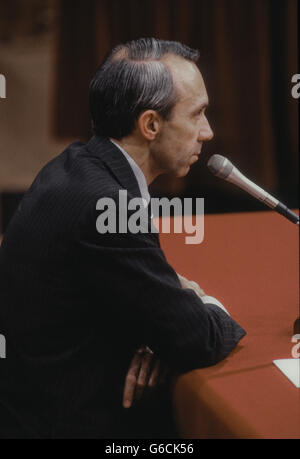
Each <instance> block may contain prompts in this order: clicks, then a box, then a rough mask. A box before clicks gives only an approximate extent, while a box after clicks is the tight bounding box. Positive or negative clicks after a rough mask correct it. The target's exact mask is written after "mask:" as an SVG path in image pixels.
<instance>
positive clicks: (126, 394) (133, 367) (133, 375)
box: [123, 353, 142, 408]
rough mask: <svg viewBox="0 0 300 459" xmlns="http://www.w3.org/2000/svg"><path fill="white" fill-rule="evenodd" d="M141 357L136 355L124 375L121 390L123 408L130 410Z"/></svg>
mask: <svg viewBox="0 0 300 459" xmlns="http://www.w3.org/2000/svg"><path fill="white" fill-rule="evenodd" d="M141 359H142V357H141V356H140V355H139V354H138V353H136V354H135V355H134V357H133V359H132V361H131V364H130V367H129V370H128V372H127V374H126V378H125V384H124V390H123V407H124V408H130V406H131V405H132V402H133V400H134V393H135V388H136V384H137V380H138V375H139V369H140V365H141Z"/></svg>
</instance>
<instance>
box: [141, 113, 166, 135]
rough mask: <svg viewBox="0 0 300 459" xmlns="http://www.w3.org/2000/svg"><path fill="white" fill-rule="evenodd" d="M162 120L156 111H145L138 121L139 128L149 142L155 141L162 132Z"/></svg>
mask: <svg viewBox="0 0 300 459" xmlns="http://www.w3.org/2000/svg"><path fill="white" fill-rule="evenodd" d="M161 124H162V119H161V117H160V115H159V114H158V113H157V112H156V111H155V110H145V111H144V112H143V113H142V114H141V115H140V116H139V118H138V120H137V127H138V129H139V131H140V133H141V134H142V136H143V137H144V138H145V139H147V140H155V139H156V137H157V136H158V134H159V132H160V130H161Z"/></svg>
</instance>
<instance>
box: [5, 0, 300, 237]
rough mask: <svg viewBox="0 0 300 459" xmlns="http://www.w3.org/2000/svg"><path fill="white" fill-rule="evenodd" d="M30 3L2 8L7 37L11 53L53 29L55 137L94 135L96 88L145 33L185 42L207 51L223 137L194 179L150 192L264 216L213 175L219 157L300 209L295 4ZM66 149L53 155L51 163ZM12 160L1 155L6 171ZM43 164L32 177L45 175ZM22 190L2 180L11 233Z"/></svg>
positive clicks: (11, 2) (235, 0)
mask: <svg viewBox="0 0 300 459" xmlns="http://www.w3.org/2000/svg"><path fill="white" fill-rule="evenodd" d="M25 3H26V5H27V6H25ZM25 3H24V0H23V1H22V0H1V1H0V7H1V8H0V12H1V20H0V27H1V31H0V40H1V41H2V45H3V46H5V44H8V45H9V43H10V42H12V41H13V40H14V39H15V36H16V35H18V36H19V37H24V35H27V36H28V35H31V36H32V38H33V42H34V41H38V40H41V39H42V38H43V36H45V35H47V33H49V31H51V43H52V45H51V46H52V47H53V50H54V52H53V56H54V57H53V61H52V68H51V89H50V91H51V104H49V110H50V111H51V113H50V115H49V123H48V125H47V130H48V132H49V136H50V137H51V138H52V139H56V141H58V142H60V143H61V144H62V143H64V142H65V145H66V146H67V144H68V143H69V139H71V140H72V139H74V140H75V139H81V140H87V139H88V138H89V137H90V136H91V129H90V118H89V113H88V99H87V93H88V85H89V81H90V78H91V76H92V75H93V73H94V71H95V69H96V67H97V66H98V65H99V63H100V62H101V60H102V59H103V57H104V56H105V54H106V53H107V52H108V51H109V50H110V49H111V47H112V46H114V45H116V44H118V43H120V42H125V41H127V40H131V39H135V38H138V37H146V36H155V37H157V38H162V39H170V40H179V41H182V42H184V43H185V44H187V45H189V46H191V47H194V48H198V49H199V50H200V53H201V59H200V70H201V72H202V74H203V76H204V79H205V82H206V86H207V90H208V94H209V98H210V107H209V110H208V111H207V116H208V119H209V121H210V124H211V126H212V128H213V130H214V133H215V137H214V139H213V140H212V141H211V142H209V143H207V144H206V145H205V146H204V148H203V153H202V155H201V157H200V160H199V161H198V162H197V163H196V164H195V165H194V166H193V168H192V169H191V172H190V173H189V175H188V176H187V177H185V178H183V179H172V178H171V177H168V176H163V177H160V178H158V179H157V180H156V181H155V182H154V183H153V184H152V185H151V191H152V194H153V195H154V196H168V197H171V196H174V195H176V196H180V197H197V196H198V197H204V198H205V213H214V212H233V211H234V212H235V211H252V210H262V209H264V210H265V207H264V206H263V205H262V204H261V203H259V202H258V201H256V200H255V199H254V198H252V197H249V196H248V195H246V194H245V193H244V192H243V191H241V190H239V189H237V188H236V187H234V186H233V185H231V184H228V183H226V182H223V181H221V180H219V179H217V178H215V177H213V176H212V175H211V174H210V172H209V171H208V170H207V168H206V163H207V160H208V158H209V157H210V156H211V155H212V154H214V153H220V154H223V155H225V156H227V157H228V158H229V159H231V160H232V161H233V163H234V164H235V165H236V166H237V167H238V168H239V169H240V170H241V171H242V172H244V173H245V174H246V175H247V176H248V177H249V178H250V179H252V180H253V181H255V182H256V183H257V184H258V185H260V186H262V187H263V188H265V189H266V190H268V191H269V192H271V193H272V194H274V195H275V196H276V197H277V198H278V199H280V200H282V201H283V202H285V203H286V204H287V205H288V206H289V207H292V208H297V207H298V206H299V201H298V100H297V99H294V98H293V97H292V95H291V89H292V86H293V84H292V82H291V78H292V76H293V75H294V74H296V73H298V61H297V41H298V40H297V1H296V0H281V1H275V0H84V1H83V0H73V1H70V0H56V1H54V0H53V1H51V0H48V1H44V2H41V1H34V0H28V1H27V2H25ZM25 8H26V11H27V13H26V15H25V16H26V19H22V18H24V11H25ZM28 11H29V12H28ZM24 21H27V26H26V24H24ZM26 27H27V28H26ZM32 46H34V44H33V45H32ZM0 64H1V60H0ZM0 73H2V72H1V67H0ZM2 103H3V102H2V100H1V101H0V110H1V104H2ZM2 128H3V127H2ZM12 135H18V133H16V132H14V133H13V134H12ZM32 135H33V136H34V132H32ZM0 149H1V145H0ZM59 152H60V151H57V150H56V151H53V154H50V153H49V154H48V156H47V159H51V155H52V156H55V155H57V154H58V153H59ZM4 154H5V152H3V151H1V150H0V167H1V157H2V155H4ZM6 154H7V152H6ZM15 167H16V168H18V164H16V166H15ZM35 167H36V166H33V168H32V179H33V177H34V175H35V173H37V172H38V168H37V167H36V170H35ZM29 175H30V174H29ZM27 180H28V179H27ZM28 185H29V184H28ZM15 188H16V189H13V188H12V187H10V189H9V190H7V189H5V187H2V190H1V183H0V193H1V202H2V206H1V207H2V232H3V231H4V230H5V228H6V226H7V223H8V221H9V219H10V217H11V215H12V213H13V212H14V209H15V207H16V205H17V203H18V201H19V199H20V197H21V196H22V193H23V192H24V191H25V189H26V186H24V185H23V188H22V187H18V186H16V187H15ZM20 188H21V189H20ZM0 232H1V229H0Z"/></svg>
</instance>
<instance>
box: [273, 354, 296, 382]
mask: <svg viewBox="0 0 300 459" xmlns="http://www.w3.org/2000/svg"><path fill="white" fill-rule="evenodd" d="M273 363H274V364H275V365H276V367H277V368H279V370H280V371H282V373H283V374H284V375H285V376H286V377H287V378H288V379H289V380H290V381H291V382H292V383H293V384H294V385H295V386H296V387H297V388H298V389H299V388H300V359H278V360H273Z"/></svg>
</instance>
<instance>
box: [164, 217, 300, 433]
mask: <svg viewBox="0 0 300 459" xmlns="http://www.w3.org/2000/svg"><path fill="white" fill-rule="evenodd" d="M190 218H191V217H190ZM171 228H172V225H171ZM185 236H186V235H185V234H161V245H162V247H163V249H164V252H165V254H166V256H167V259H168V261H169V262H170V264H171V265H172V266H173V267H174V268H175V269H176V271H177V272H179V273H180V274H182V275H184V276H185V277H187V278H188V279H192V280H195V281H197V282H198V283H199V285H200V286H201V287H202V288H203V289H204V291H205V292H206V293H207V294H210V295H213V296H215V297H216V298H218V299H219V300H220V301H221V302H222V303H223V304H224V306H225V307H226V308H227V309H228V311H229V313H230V314H231V316H232V317H233V318H234V319H236V320H237V321H238V322H239V323H240V324H241V325H242V326H243V327H244V328H245V329H246V331H247V335H246V336H245V337H244V338H243V339H242V340H241V341H240V344H239V345H238V346H237V348H236V349H235V350H234V351H233V352H232V353H231V354H230V356H229V357H228V358H226V359H225V360H224V361H222V362H220V363H219V364H217V365H215V366H212V367H209V368H204V369H199V370H194V371H192V372H189V373H186V374H185V375H182V376H180V378H179V379H178V381H177V384H176V386H175V390H174V411H175V418H176V421H177V425H178V430H179V433H180V436H181V437H182V438H272V439H275V438H278V439H279V438H300V391H299V389H297V388H296V387H295V386H294V385H293V384H292V383H291V382H290V381H289V380H288V379H287V378H286V377H285V376H284V375H283V374H282V373H281V372H280V371H279V370H278V368H276V367H275V365H274V364H273V363H272V361H273V360H275V359H280V358H291V357H292V355H291V351H292V346H294V345H295V343H292V342H291V338H292V336H293V323H294V321H295V319H296V317H297V316H298V315H299V227H298V226H296V225H294V224H292V223H291V222H289V221H288V220H286V219H285V218H283V217H282V216H280V215H278V214H277V213H275V212H273V211H266V212H252V213H237V214H218V215H208V216H205V217H204V241H203V242H202V243H201V244H199V245H187V244H185V240H184V238H185ZM298 352H299V351H298Z"/></svg>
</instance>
